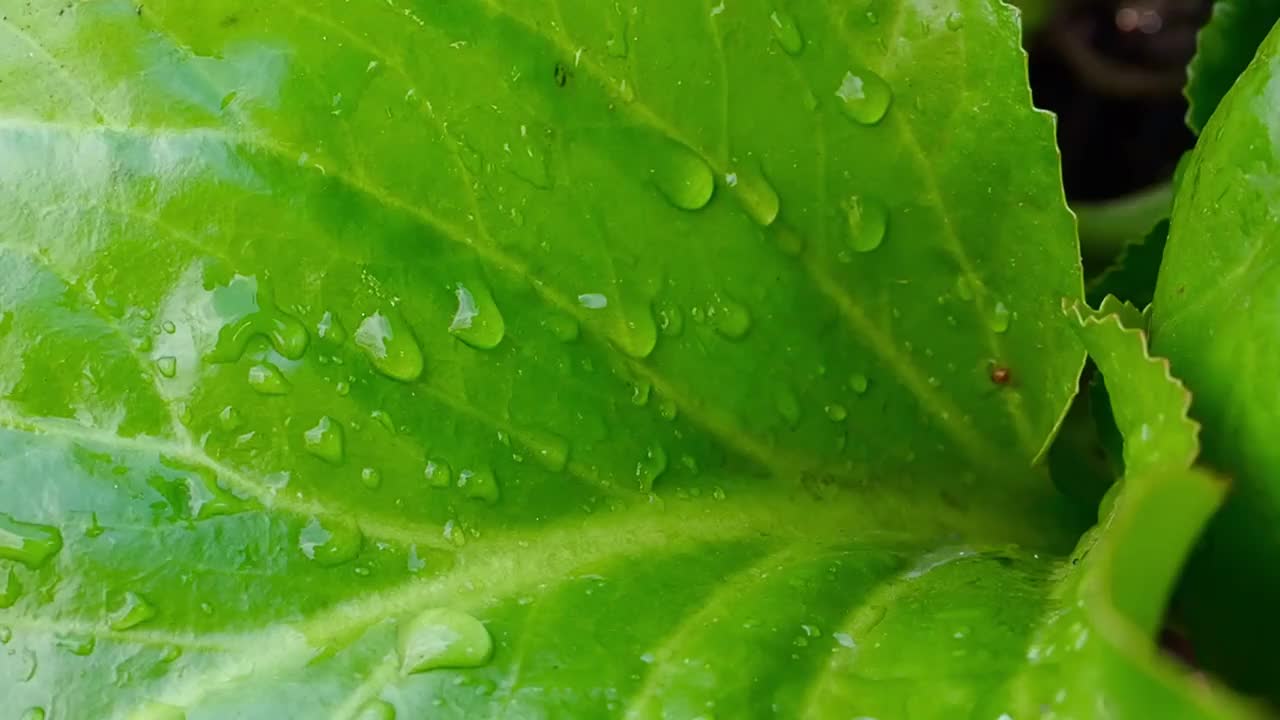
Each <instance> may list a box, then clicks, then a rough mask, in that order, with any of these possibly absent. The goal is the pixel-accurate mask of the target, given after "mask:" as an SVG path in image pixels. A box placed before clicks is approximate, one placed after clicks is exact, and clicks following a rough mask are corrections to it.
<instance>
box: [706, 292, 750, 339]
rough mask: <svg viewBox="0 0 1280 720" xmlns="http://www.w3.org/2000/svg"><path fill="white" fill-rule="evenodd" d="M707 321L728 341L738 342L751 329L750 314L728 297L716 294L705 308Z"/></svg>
mask: <svg viewBox="0 0 1280 720" xmlns="http://www.w3.org/2000/svg"><path fill="white" fill-rule="evenodd" d="M707 319H708V320H710V321H711V324H712V325H713V326H714V327H715V329H716V331H717V332H719V333H720V334H721V335H723V336H725V337H726V338H729V339H730V340H739V339H741V338H742V337H743V336H744V335H746V334H747V331H748V330H750V329H751V313H750V312H748V311H747V308H746V307H744V306H743V305H741V304H739V303H737V302H735V301H734V300H733V299H732V298H729V297H728V296H726V295H724V294H721V293H716V295H715V296H714V297H713V298H712V301H711V304H710V305H708V306H707Z"/></svg>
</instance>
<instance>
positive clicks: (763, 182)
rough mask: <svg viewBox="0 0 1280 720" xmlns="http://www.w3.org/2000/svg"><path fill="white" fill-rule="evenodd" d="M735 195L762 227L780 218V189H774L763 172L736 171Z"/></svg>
mask: <svg viewBox="0 0 1280 720" xmlns="http://www.w3.org/2000/svg"><path fill="white" fill-rule="evenodd" d="M734 177H735V182H734V184H733V196H734V197H736V198H737V199H738V202H739V203H740V204H741V205H742V209H743V210H746V211H747V214H748V215H750V216H751V219H752V220H754V221H756V224H758V225H760V226H762V227H768V226H770V225H772V224H773V221H774V220H776V219H778V210H779V209H780V208H781V201H780V200H779V199H778V191H777V190H774V189H773V185H771V184H769V180H768V179H766V178H765V176H764V174H763V173H760V172H754V171H748V170H742V171H739V172H738V173H735V175H734Z"/></svg>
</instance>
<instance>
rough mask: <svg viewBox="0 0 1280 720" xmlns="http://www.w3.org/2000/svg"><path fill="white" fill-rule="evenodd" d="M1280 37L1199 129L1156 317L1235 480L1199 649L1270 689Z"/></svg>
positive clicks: (1216, 545)
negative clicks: (1197, 143)
mask: <svg viewBox="0 0 1280 720" xmlns="http://www.w3.org/2000/svg"><path fill="white" fill-rule="evenodd" d="M1278 45H1280V35H1277V34H1276V33H1274V32H1273V33H1272V34H1271V35H1270V36H1269V37H1268V38H1267V40H1266V42H1264V43H1263V45H1262V47H1261V48H1260V49H1259V51H1258V56H1257V58H1256V59H1255V60H1254V62H1253V64H1252V65H1250V66H1249V69H1248V70H1246V71H1245V72H1244V74H1243V75H1241V76H1240V79H1239V80H1238V81H1237V82H1236V85H1235V87H1234V88H1232V90H1231V92H1230V93H1228V94H1227V96H1226V98H1225V99H1224V100H1223V102H1222V105H1221V107H1220V108H1219V110H1218V112H1217V113H1215V114H1214V117H1213V119H1212V120H1211V121H1210V122H1209V124H1208V126H1207V127H1206V128H1205V132H1204V134H1203V135H1202V136H1201V138H1200V143H1199V145H1198V147H1197V149H1196V151H1195V153H1194V155H1193V158H1192V161H1191V165H1190V167H1189V168H1188V169H1187V172H1186V174H1185V176H1184V177H1183V179H1182V182H1181V184H1180V186H1179V189H1178V196H1177V199H1176V201H1175V203H1174V214H1173V218H1172V221H1171V226H1170V233H1169V242H1168V247H1167V248H1166V249H1165V257H1164V264H1163V265H1162V267H1161V272H1160V281H1159V284H1158V285H1157V288H1156V297H1155V301H1154V303H1153V314H1152V325H1151V328H1152V337H1153V342H1154V347H1155V350H1156V351H1157V352H1159V353H1160V354H1162V355H1165V356H1167V357H1168V358H1169V359H1170V360H1171V361H1172V362H1173V367H1174V370H1175V371H1176V372H1177V373H1178V375H1179V376H1180V377H1182V378H1183V379H1184V380H1185V381H1186V383H1187V385H1188V387H1190V388H1191V390H1192V392H1194V393H1195V406H1194V408H1193V413H1194V415H1195V417H1196V418H1197V419H1199V420H1200V421H1201V422H1202V423H1204V428H1205V456H1206V459H1207V460H1208V461H1209V462H1211V463H1212V464H1214V465H1215V466H1217V467H1219V468H1221V469H1223V470H1224V471H1225V472H1227V473H1229V474H1230V475H1231V476H1232V477H1233V478H1234V479H1235V486H1234V490H1233V493H1232V497H1231V500H1230V502H1229V503H1228V504H1227V507H1226V509H1225V510H1224V512H1223V513H1222V515H1221V516H1220V517H1219V518H1218V519H1217V520H1215V522H1214V524H1213V526H1212V527H1211V529H1210V532H1209V534H1208V536H1207V540H1206V542H1205V544H1204V546H1203V547H1202V548H1200V550H1199V552H1198V553H1197V557H1196V561H1195V562H1194V563H1193V564H1192V566H1191V574H1190V577H1189V580H1188V583H1187V586H1186V591H1185V595H1186V609H1187V614H1188V619H1187V620H1188V624H1189V630H1190V632H1191V634H1192V640H1193V642H1194V643H1195V646H1196V649H1197V658H1198V659H1200V660H1201V661H1202V662H1204V663H1205V664H1206V666H1207V667H1209V668H1213V669H1216V670H1218V671H1220V672H1222V673H1224V674H1225V675H1227V676H1229V677H1231V678H1233V679H1234V680H1235V681H1237V682H1239V683H1240V684H1241V686H1243V687H1244V688H1246V689H1249V690H1251V691H1254V692H1260V693H1261V692H1266V693H1269V694H1270V695H1271V697H1273V698H1277V697H1280V695H1276V694H1275V686H1274V683H1273V682H1272V677H1271V673H1270V672H1269V670H1268V669H1267V666H1266V665H1265V664H1263V665H1259V664H1258V663H1259V662H1263V660H1262V659H1263V658H1269V657H1271V656H1272V654H1273V653H1274V648H1275V646H1276V643H1277V642H1280V628H1276V627H1274V625H1275V624H1274V623H1272V622H1270V621H1269V620H1267V618H1268V617H1269V615H1270V613H1271V612H1272V611H1273V609H1274V608H1275V607H1276V603H1278V602H1280V570H1277V565H1276V558H1277V557H1280V535H1277V533H1276V528H1277V527H1280V525H1277V518H1280V475H1278V474H1277V470H1278V469H1280V448H1277V445H1276V443H1275V439H1274V434H1275V428H1276V427H1277V424H1278V423H1280V410H1278V408H1277V405H1276V403H1275V402H1274V401H1273V400H1274V398H1275V397H1276V393H1277V392H1280V380H1277V378H1276V374H1275V373H1274V372H1272V368H1273V367H1274V365H1275V360H1276V356H1275V353H1274V351H1273V348H1274V345H1275V341H1276V339H1277V332H1276V317H1277V315H1276V312H1277V311H1276V308H1277V306H1278V305H1277V303H1278V302H1280V271H1278V270H1277V267H1278V266H1277V263H1276V258H1277V257H1280V251H1278V250H1277V246H1276V243H1274V242H1273V241H1272V239H1273V235H1274V227H1275V220H1274V217H1273V214H1272V213H1273V210H1272V208H1274V207H1275V206H1276V202H1277V199H1278V198H1280V193H1278V192H1277V188H1278V187H1280V185H1277V180H1278V179H1280V173H1278V172H1277V171H1276V166H1277V161H1278V160H1280V154H1277V149H1276V148H1275V146H1274V145H1273V137H1274V133H1275V131H1276V129H1277V127H1280V125H1278V124H1277V114H1276V109H1277V105H1276V102H1275V100H1274V98H1275V97H1276V91H1277V90H1280V53H1278V51H1277V47H1278Z"/></svg>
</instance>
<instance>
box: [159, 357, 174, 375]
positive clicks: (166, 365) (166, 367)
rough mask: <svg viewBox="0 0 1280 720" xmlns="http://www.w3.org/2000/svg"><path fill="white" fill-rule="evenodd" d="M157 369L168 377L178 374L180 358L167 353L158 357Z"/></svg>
mask: <svg viewBox="0 0 1280 720" xmlns="http://www.w3.org/2000/svg"><path fill="white" fill-rule="evenodd" d="M156 370H159V371H160V374H161V375H163V376H165V377H167V378H171V377H173V376H174V375H177V374H178V358H176V357H174V356H172V355H165V356H164V357H159V358H156Z"/></svg>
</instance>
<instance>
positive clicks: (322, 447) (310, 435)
mask: <svg viewBox="0 0 1280 720" xmlns="http://www.w3.org/2000/svg"><path fill="white" fill-rule="evenodd" d="M302 441H303V445H304V446H305V447H306V449H307V452H309V453H311V454H312V455H315V456H316V457H318V458H320V459H321V460H324V461H325V462H328V463H332V464H334V465H340V464H342V459H343V457H344V455H345V450H344V447H343V445H344V440H343V433H342V424H341V423H339V422H338V421H337V420H334V419H332V418H330V417H329V416H328V415H325V416H324V417H322V418H320V421H319V422H317V423H316V424H315V426H314V427H312V428H309V429H308V430H307V431H306V432H304V433H303V434H302Z"/></svg>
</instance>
